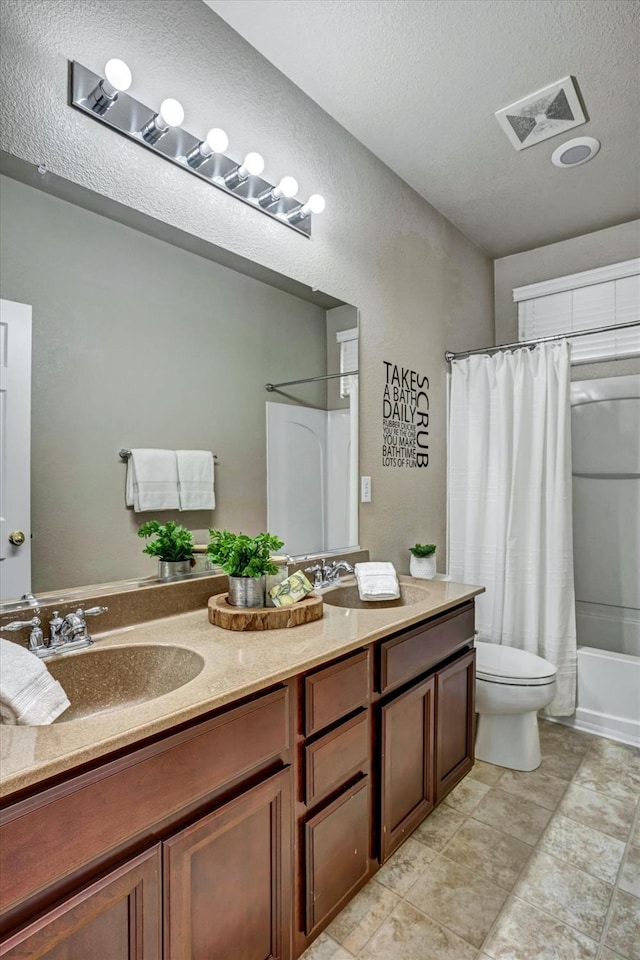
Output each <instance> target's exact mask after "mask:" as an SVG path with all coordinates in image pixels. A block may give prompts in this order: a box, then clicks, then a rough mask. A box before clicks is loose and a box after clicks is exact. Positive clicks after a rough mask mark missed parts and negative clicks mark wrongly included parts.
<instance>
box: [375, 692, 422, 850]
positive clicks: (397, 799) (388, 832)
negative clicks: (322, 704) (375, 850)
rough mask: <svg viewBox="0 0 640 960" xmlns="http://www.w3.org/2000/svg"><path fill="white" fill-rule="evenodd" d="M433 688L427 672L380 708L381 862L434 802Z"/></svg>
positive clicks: (415, 825)
mask: <svg viewBox="0 0 640 960" xmlns="http://www.w3.org/2000/svg"><path fill="white" fill-rule="evenodd" d="M434 689H435V687H434V678H433V677H429V679H428V680H423V681H422V683H418V684H416V686H414V687H411V688H410V689H409V690H407V691H406V692H405V693H402V694H400V696H398V697H396V698H395V699H394V700H391V701H390V702H389V703H387V704H385V705H384V706H383V707H381V708H380V714H381V737H380V740H381V746H382V763H381V784H380V786H381V799H380V803H381V809H380V814H381V824H380V858H381V861H382V862H383V863H384V861H385V860H386V859H387V858H388V857H389V856H390V854H391V853H393V851H394V850H395V849H396V847H398V846H399V845H400V844H401V843H402V841H403V840H404V839H405V837H406V836H407V835H408V834H409V833H411V831H412V830H414V829H415V827H417V825H418V824H419V823H420V822H421V821H422V820H423V819H424V817H425V816H426V815H427V814H428V813H429V811H430V810H431V809H432V808H433V805H434V789H433V747H434Z"/></svg>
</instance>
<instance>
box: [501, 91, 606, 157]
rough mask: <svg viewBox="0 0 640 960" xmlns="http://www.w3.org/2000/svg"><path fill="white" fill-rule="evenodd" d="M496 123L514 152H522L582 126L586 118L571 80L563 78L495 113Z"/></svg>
mask: <svg viewBox="0 0 640 960" xmlns="http://www.w3.org/2000/svg"><path fill="white" fill-rule="evenodd" d="M496 120H497V121H498V123H499V124H500V126H501V127H502V129H503V130H504V132H505V133H506V135H507V137H508V138H509V140H510V142H511V143H512V144H513V146H514V147H515V148H516V150H524V149H526V147H532V146H533V145H534V143H540V141H541V140H548V139H549V137H555V136H557V135H558V134H559V133H566V131H567V130H571V128H572V127H578V126H580V124H581V123H586V120H587V118H586V117H585V115H584V111H583V109H582V106H581V104H580V99H579V97H578V91H577V89H576V85H575V81H574V79H573V77H565V78H564V79H563V80H558V81H556V83H552V84H550V85H549V86H548V87H543V89H542V90H537V91H536V93H532V94H530V95H529V96H528V97H524V99H522V100H518V101H516V103H512V104H510V105H509V106H508V107H503V108H502V110H497V111H496Z"/></svg>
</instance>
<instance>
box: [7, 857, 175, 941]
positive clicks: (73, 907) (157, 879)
mask: <svg viewBox="0 0 640 960" xmlns="http://www.w3.org/2000/svg"><path fill="white" fill-rule="evenodd" d="M70 842H72V840H70ZM160 886H161V858H160V845H159V844H157V845H156V846H155V847H153V848H152V849H151V850H148V851H147V852H146V853H142V854H140V856H138V857H134V859H133V860H130V861H129V862H128V863H126V864H124V866H122V867H118V868H117V869H116V870H113V871H112V872H111V873H109V874H107V876H105V877H102V878H101V879H100V880H96V881H95V883H92V884H91V885H90V886H88V887H85V888H84V889H83V890H81V891H80V892H79V893H76V894H74V895H73V896H71V897H69V899H68V900H65V901H64V903H62V904H60V905H59V906H57V907H55V908H54V909H52V910H50V911H49V912H48V913H45V914H44V915H43V916H42V917H40V918H39V919H38V920H35V921H34V922H33V923H31V924H29V926H27V927H25V928H24V929H23V930H21V931H20V933H18V934H15V935H14V936H11V937H8V938H7V939H6V940H4V941H3V942H2V943H1V944H0V956H1V957H3V958H5V960H89V958H90V960H160V957H161V940H162V937H161V934H162V924H161V896H160Z"/></svg>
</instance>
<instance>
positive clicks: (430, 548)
mask: <svg viewBox="0 0 640 960" xmlns="http://www.w3.org/2000/svg"><path fill="white" fill-rule="evenodd" d="M409 553H410V554H411V560H410V562H409V572H410V573H411V576H412V577H417V578H418V579H419V580H433V578H434V577H435V575H436V545H435V543H416V545H415V547H409Z"/></svg>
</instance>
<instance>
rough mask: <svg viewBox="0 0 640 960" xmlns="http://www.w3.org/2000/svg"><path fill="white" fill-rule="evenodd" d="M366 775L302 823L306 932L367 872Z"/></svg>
mask: <svg viewBox="0 0 640 960" xmlns="http://www.w3.org/2000/svg"><path fill="white" fill-rule="evenodd" d="M369 830H370V825H369V778H368V777H364V778H363V779H362V780H361V781H360V782H359V783H357V784H356V785H355V786H354V787H352V788H351V789H350V790H347V791H346V793H344V794H343V795H342V796H341V797H338V799H337V800H334V802H333V803H330V804H329V806H328V807H325V809H324V810H322V811H321V812H320V813H318V814H316V816H315V817H312V818H311V820H309V821H308V822H307V823H306V824H305V857H306V877H305V881H306V916H305V931H306V933H307V934H309V933H311V931H312V930H313V929H314V928H315V927H316V926H317V925H318V924H319V923H320V922H321V921H322V920H324V919H325V918H326V917H327V916H328V915H329V914H330V913H331V911H332V910H333V909H334V908H336V907H337V906H338V905H339V904H341V903H342V902H346V900H347V899H348V897H349V895H350V893H351V892H352V891H353V890H354V889H355V888H356V887H357V886H358V885H359V884H360V883H361V882H362V881H363V880H364V879H365V878H366V877H367V875H368V873H369Z"/></svg>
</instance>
